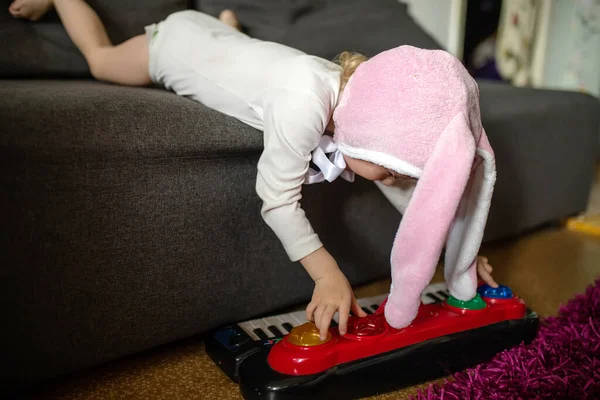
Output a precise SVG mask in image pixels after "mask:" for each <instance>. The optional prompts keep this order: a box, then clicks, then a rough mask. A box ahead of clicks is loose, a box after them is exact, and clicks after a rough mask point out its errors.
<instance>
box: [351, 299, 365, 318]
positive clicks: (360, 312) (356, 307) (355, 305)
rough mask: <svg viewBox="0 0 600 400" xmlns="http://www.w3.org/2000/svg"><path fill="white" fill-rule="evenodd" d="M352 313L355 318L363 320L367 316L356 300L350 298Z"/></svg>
mask: <svg viewBox="0 0 600 400" xmlns="http://www.w3.org/2000/svg"><path fill="white" fill-rule="evenodd" d="M352 313H353V314H354V315H356V316H357V317H360V318H363V317H366V316H367V313H366V312H365V311H364V310H363V309H362V307H361V306H360V304H358V301H356V298H354V296H352Z"/></svg>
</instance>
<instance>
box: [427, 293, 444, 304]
mask: <svg viewBox="0 0 600 400" xmlns="http://www.w3.org/2000/svg"><path fill="white" fill-rule="evenodd" d="M425 295H426V296H427V297H429V298H430V299H431V300H433V301H435V302H436V303H439V302H441V301H442V299H438V298H437V297H436V296H434V295H433V294H431V293H426V294H425Z"/></svg>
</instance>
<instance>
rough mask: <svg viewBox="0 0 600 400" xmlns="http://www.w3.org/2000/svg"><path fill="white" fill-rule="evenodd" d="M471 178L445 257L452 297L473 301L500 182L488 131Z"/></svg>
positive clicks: (483, 138)
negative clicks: (478, 266) (493, 200)
mask: <svg viewBox="0 0 600 400" xmlns="http://www.w3.org/2000/svg"><path fill="white" fill-rule="evenodd" d="M479 143H480V147H479V148H478V149H477V155H478V156H479V158H480V160H478V161H479V162H477V163H476V165H475V168H474V171H473V173H472V174H471V179H470V180H469V183H468V185H467V188H466V190H465V194H464V197H463V201H462V202H461V205H460V209H459V212H458V213H457V215H456V218H455V220H454V223H453V225H452V227H451V228H450V234H449V235H448V244H447V247H446V256H445V261H444V265H445V270H444V275H445V280H446V283H447V285H448V290H449V291H450V294H451V295H452V296H454V297H456V298H457V299H459V300H464V301H467V300H471V299H472V298H473V297H474V296H475V294H476V290H477V270H476V265H477V264H476V262H477V253H478V252H479V247H480V246H481V241H482V239H483V233H484V230H485V225H486V223H487V218H488V213H489V209H490V205H491V202H492V194H493V190H494V185H495V183H496V163H495V160H494V153H493V151H492V150H491V147H490V146H489V142H488V139H487V135H486V133H485V130H483V131H482V137H481V139H480V142H479Z"/></svg>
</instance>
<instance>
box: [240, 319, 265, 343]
mask: <svg viewBox="0 0 600 400" xmlns="http://www.w3.org/2000/svg"><path fill="white" fill-rule="evenodd" d="M238 326H239V327H240V328H242V330H243V331H244V332H246V333H247V334H248V336H250V338H252V340H260V338H259V337H258V336H257V335H256V333H254V329H255V328H254V326H253V325H252V323H251V321H245V322H240V323H238Z"/></svg>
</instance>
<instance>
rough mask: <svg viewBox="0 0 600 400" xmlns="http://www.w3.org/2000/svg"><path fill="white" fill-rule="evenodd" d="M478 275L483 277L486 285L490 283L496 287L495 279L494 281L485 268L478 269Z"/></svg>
mask: <svg viewBox="0 0 600 400" xmlns="http://www.w3.org/2000/svg"><path fill="white" fill-rule="evenodd" d="M479 276H481V279H483V281H484V282H485V283H487V284H488V285H490V286H491V287H493V288H497V287H498V284H497V283H496V281H494V278H492V275H490V273H489V272H487V271H486V270H485V269H484V270H481V271H479Z"/></svg>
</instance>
